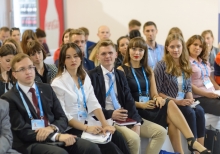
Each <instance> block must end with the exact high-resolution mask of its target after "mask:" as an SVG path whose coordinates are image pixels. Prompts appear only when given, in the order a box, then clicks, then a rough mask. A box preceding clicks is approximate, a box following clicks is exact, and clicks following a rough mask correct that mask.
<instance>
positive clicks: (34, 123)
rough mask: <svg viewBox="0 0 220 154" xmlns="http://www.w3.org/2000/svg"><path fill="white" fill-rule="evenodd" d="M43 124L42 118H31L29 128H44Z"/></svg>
mask: <svg viewBox="0 0 220 154" xmlns="http://www.w3.org/2000/svg"><path fill="white" fill-rule="evenodd" d="M44 127H45V124H44V120H43V119H32V120H31V128H32V130H36V129H39V128H44Z"/></svg>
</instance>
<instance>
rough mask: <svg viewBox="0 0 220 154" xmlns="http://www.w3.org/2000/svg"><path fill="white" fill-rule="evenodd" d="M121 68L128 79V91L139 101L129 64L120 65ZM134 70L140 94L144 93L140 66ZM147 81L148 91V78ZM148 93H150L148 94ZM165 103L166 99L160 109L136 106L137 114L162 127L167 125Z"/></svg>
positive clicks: (144, 84) (144, 85)
mask: <svg viewBox="0 0 220 154" xmlns="http://www.w3.org/2000/svg"><path fill="white" fill-rule="evenodd" d="M122 68H123V69H124V72H125V75H126V78H127V81H128V85H129V87H130V91H131V94H132V97H133V98H134V100H135V101H137V102H138V101H139V92H138V86H137V83H136V80H135V78H134V76H133V74H132V71H131V68H130V67H129V66H126V65H122ZM134 70H135V74H136V76H137V78H138V81H139V83H140V86H141V92H142V95H144V94H146V82H145V79H144V75H143V72H142V68H141V67H140V68H134ZM146 75H147V78H148V74H147V73H146ZM148 83H149V92H150V82H149V80H148ZM149 95H150V94H149ZM167 105H168V101H167V102H166V104H165V105H164V106H163V107H162V108H161V109H160V108H157V107H156V108H155V109H140V108H137V110H138V113H139V115H140V116H141V117H142V118H144V119H146V120H149V121H151V122H154V123H156V124H159V125H161V126H163V127H165V128H166V127H167V122H166V119H167Z"/></svg>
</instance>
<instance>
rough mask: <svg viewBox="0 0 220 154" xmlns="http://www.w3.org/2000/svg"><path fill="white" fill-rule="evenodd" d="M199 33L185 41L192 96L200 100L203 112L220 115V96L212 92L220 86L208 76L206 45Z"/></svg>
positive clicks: (208, 66)
mask: <svg viewBox="0 0 220 154" xmlns="http://www.w3.org/2000/svg"><path fill="white" fill-rule="evenodd" d="M206 45H207V44H206V43H205V40H204V39H203V37H201V36H200V35H193V36H192V37H190V38H189V39H188V41H187V42H186V46H187V49H188V51H189V55H190V58H189V60H190V62H191V66H192V72H193V73H192V76H191V82H192V91H193V97H194V98H195V99H196V100H199V101H200V105H201V106H202V107H203V109H204V111H205V113H209V114H214V115H217V116H220V112H219V111H220V100H219V99H218V98H219V97H220V95H219V94H216V93H214V91H215V90H220V86H219V85H218V84H217V83H216V82H215V81H214V80H213V79H212V77H210V72H211V68H210V65H209V62H208V60H207V54H208V53H207V47H206Z"/></svg>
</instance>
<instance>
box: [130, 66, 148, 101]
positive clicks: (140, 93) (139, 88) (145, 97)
mask: <svg viewBox="0 0 220 154" xmlns="http://www.w3.org/2000/svg"><path fill="white" fill-rule="evenodd" d="M130 66H131V64H130ZM131 71H132V74H133V75H134V78H135V81H136V83H137V86H138V92H139V95H140V96H139V102H141V103H146V102H148V101H149V87H148V80H147V76H146V73H145V71H144V68H143V67H142V72H143V75H144V79H145V82H146V96H142V92H141V87H140V83H139V81H138V79H137V76H136V74H135V70H134V68H133V67H131Z"/></svg>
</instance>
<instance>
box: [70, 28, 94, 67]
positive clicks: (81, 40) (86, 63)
mask: <svg viewBox="0 0 220 154" xmlns="http://www.w3.org/2000/svg"><path fill="white" fill-rule="evenodd" d="M69 42H71V43H75V44H77V45H78V46H79V47H80V49H81V51H82V54H83V60H82V63H83V67H84V68H85V70H86V71H88V70H91V69H93V68H95V65H94V63H93V62H92V61H91V60H89V59H87V58H86V57H84V53H85V45H86V41H85V33H84V31H82V30H81V29H73V30H72V31H70V33H69Z"/></svg>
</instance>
